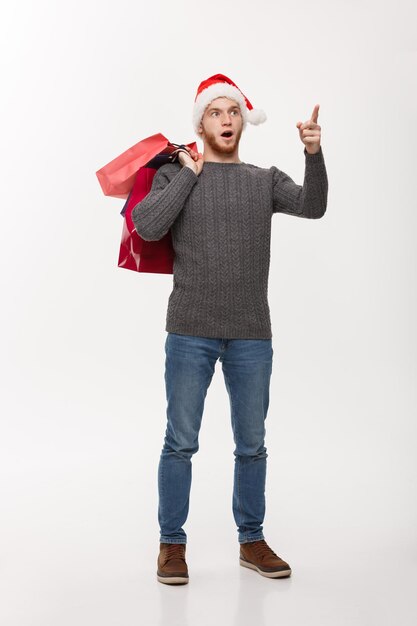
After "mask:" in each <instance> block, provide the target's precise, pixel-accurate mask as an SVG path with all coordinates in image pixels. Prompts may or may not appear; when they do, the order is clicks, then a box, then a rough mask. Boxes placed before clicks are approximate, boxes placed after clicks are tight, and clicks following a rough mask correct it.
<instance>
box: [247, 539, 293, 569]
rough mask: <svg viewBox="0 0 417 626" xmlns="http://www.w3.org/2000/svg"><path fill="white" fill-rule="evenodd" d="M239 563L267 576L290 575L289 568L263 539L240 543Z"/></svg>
mask: <svg viewBox="0 0 417 626" xmlns="http://www.w3.org/2000/svg"><path fill="white" fill-rule="evenodd" d="M239 563H240V565H243V567H250V568H251V569H254V570H256V571H257V572H259V574H261V576H267V577H268V578H286V577H288V576H291V568H290V566H289V565H288V563H286V562H285V561H284V560H283V559H281V557H279V556H278V555H277V554H275V552H274V551H273V550H271V548H270V547H269V546H268V544H267V543H266V541H265V540H264V539H261V540H260V541H252V542H249V543H241V544H240V558H239Z"/></svg>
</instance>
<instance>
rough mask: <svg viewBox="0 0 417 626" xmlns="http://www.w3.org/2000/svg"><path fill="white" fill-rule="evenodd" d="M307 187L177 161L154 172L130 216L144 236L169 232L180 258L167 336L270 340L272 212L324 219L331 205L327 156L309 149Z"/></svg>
mask: <svg viewBox="0 0 417 626" xmlns="http://www.w3.org/2000/svg"><path fill="white" fill-rule="evenodd" d="M304 155H305V174H304V183H303V185H302V186H301V185H297V184H296V183H295V182H294V181H293V180H292V179H291V178H290V177H289V176H288V175H287V174H285V173H284V172H283V171H281V170H279V169H278V168H277V167H275V166H272V167H270V168H262V167H258V166H256V165H251V164H250V163H216V162H214V161H206V162H205V163H204V166H203V169H202V172H201V173H200V175H199V176H197V174H195V173H194V172H193V170H192V169H191V168H189V167H182V166H181V165H180V164H179V163H169V164H167V165H163V166H162V167H160V168H159V170H158V171H157V172H156V174H155V177H154V179H153V181H152V188H151V191H150V192H149V194H148V195H147V196H146V197H145V198H144V199H143V200H142V201H141V202H139V203H138V204H136V206H135V207H134V208H133V211H132V219H133V223H134V225H135V228H136V230H137V232H138V233H139V235H140V236H141V237H142V238H143V239H145V240H147V241H154V240H158V239H161V238H162V237H163V236H164V235H165V234H166V233H167V232H168V230H169V229H171V236H172V243H173V248H174V252H175V258H174V268H173V289H172V292H171V294H170V296H169V300H168V311H167V316H166V326H165V330H166V331H167V332H173V333H179V334H185V335H198V336H202V337H217V338H224V339H233V338H240V339H270V338H272V330H271V319H270V310H269V304H268V276H269V264H270V240H271V218H272V215H273V214H274V213H288V214H289V215H295V216H297V217H305V218H310V219H316V218H320V217H322V216H323V215H324V213H325V211H326V207H327V192H328V181H327V173H326V167H325V163H324V157H323V151H322V148H320V151H319V152H318V153H317V154H313V155H311V154H308V152H307V151H306V149H305V148H304Z"/></svg>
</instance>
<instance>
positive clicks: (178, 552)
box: [165, 543, 185, 562]
mask: <svg viewBox="0 0 417 626" xmlns="http://www.w3.org/2000/svg"><path fill="white" fill-rule="evenodd" d="M184 553H185V550H184V546H183V545H182V544H181V543H171V544H170V545H169V546H168V547H167V548H166V553H165V562H167V561H169V560H170V559H184Z"/></svg>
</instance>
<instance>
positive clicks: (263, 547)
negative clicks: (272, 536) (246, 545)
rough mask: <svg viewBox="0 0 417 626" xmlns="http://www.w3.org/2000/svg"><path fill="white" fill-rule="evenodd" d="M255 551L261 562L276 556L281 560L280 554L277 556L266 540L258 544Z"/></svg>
mask: <svg viewBox="0 0 417 626" xmlns="http://www.w3.org/2000/svg"><path fill="white" fill-rule="evenodd" d="M253 549H254V551H255V554H256V557H257V558H258V559H260V560H262V559H263V558H264V557H265V556H276V557H277V558H278V559H279V558H280V557H279V556H278V554H275V552H274V551H273V550H272V548H270V547H269V546H268V544H267V543H266V541H265V540H261V541H260V542H259V543H258V542H256V543H255V545H254V546H253Z"/></svg>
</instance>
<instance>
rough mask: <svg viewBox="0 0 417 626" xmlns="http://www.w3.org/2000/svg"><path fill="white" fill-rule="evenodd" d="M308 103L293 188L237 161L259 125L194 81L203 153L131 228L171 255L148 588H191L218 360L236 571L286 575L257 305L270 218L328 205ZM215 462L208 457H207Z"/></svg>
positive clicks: (170, 174)
mask: <svg viewBox="0 0 417 626" xmlns="http://www.w3.org/2000/svg"><path fill="white" fill-rule="evenodd" d="M318 108H319V106H318V105H316V106H315V107H314V110H313V114H312V117H311V119H310V120H308V121H306V122H305V123H304V124H302V123H301V122H298V123H297V128H298V130H299V136H300V139H301V141H302V142H303V144H304V146H305V147H304V155H305V176H304V184H303V186H300V185H296V184H295V182H294V181H293V180H292V179H291V178H290V177H289V176H287V174H285V173H284V172H283V171H281V170H279V169H278V168H277V167H275V166H272V167H270V168H261V167H258V166H256V165H252V164H249V163H244V162H242V161H241V160H240V158H239V152H238V150H239V141H240V137H241V134H242V132H243V130H244V129H245V127H246V124H247V122H250V123H252V124H259V123H262V122H264V121H265V119H266V116H265V113H264V112H263V111H260V110H255V109H254V108H253V107H252V104H251V103H250V102H249V100H248V99H247V98H246V96H244V95H243V93H242V92H241V90H240V89H239V88H238V87H237V85H235V83H233V81H231V80H230V79H229V78H228V77H227V76H224V75H223V74H216V75H214V76H211V77H210V78H208V79H207V80H205V81H203V82H202V83H201V84H200V86H199V88H198V90H197V95H196V98H195V103H194V110H193V124H194V128H195V131H196V133H197V134H198V135H199V137H200V138H201V139H202V140H203V142H204V152H203V154H201V153H196V152H194V151H193V150H190V149H188V150H187V151H185V150H184V152H182V153H181V154H180V155H179V160H180V163H170V164H167V165H164V166H162V167H161V168H160V169H159V170H158V171H157V173H156V174H155V177H154V179H153V183H152V188H151V191H150V193H149V194H148V195H147V196H146V197H145V198H144V199H143V200H142V201H141V202H140V203H139V204H137V205H136V206H135V207H134V209H133V212H132V219H133V222H134V224H135V228H136V230H137V232H138V233H139V235H141V237H142V238H143V239H145V240H150V241H152V240H159V239H161V238H162V237H163V236H164V235H165V234H166V233H167V232H168V231H169V230H170V231H171V235H172V242H173V247H174V251H175V259H174V272H173V290H172V292H171V294H170V296H169V301H168V311H167V318H166V328H165V329H166V331H167V337H166V342H165V353H166V361H165V383H166V396H167V427H166V433H165V440H164V445H163V449H162V452H161V457H160V461H159V468H158V490H159V508H158V521H159V525H160V546H159V556H158V569H157V579H158V580H159V581H160V582H162V583H167V584H182V583H187V582H188V580H189V576H188V568H187V563H186V559H185V548H186V543H187V536H186V533H185V531H184V529H183V525H184V523H185V521H186V519H187V516H188V509H189V495H190V488H191V457H192V455H193V454H195V453H196V452H197V450H198V447H199V444H198V436H199V430H200V425H201V419H202V415H203V408H204V401H205V397H206V393H207V389H208V387H209V385H210V382H211V379H212V376H213V373H214V369H215V364H216V361H217V360H218V359H219V360H220V362H221V363H222V371H223V375H224V379H225V384H226V388H227V392H228V395H229V398H230V409H231V422H232V429H233V436H234V442H235V444H236V447H235V450H234V455H235V469H234V487H233V500H232V508H233V515H234V519H235V522H236V525H237V531H238V541H239V544H240V555H239V556H240V561H239V562H240V564H241V565H242V566H244V567H249V568H251V569H254V570H255V571H257V572H258V573H259V574H261V575H262V576H267V577H270V578H281V577H288V576H290V575H291V568H290V566H289V564H288V563H287V562H286V561H284V560H283V559H282V558H281V557H279V556H278V555H277V554H276V553H275V552H274V551H273V550H272V549H271V548H270V547H269V545H268V544H267V543H266V540H265V538H264V535H263V526H262V524H263V520H264V514H265V479H266V457H267V453H266V447H265V424H264V422H265V419H266V415H267V411H268V405H269V383H270V377H271V372H272V360H273V348H272V332H271V321H270V311H269V304H268V299H267V289H268V274H269V262H270V237H271V218H272V215H273V214H274V213H287V214H290V215H294V216H298V217H304V218H310V219H316V218H320V217H322V216H323V215H324V213H325V211H326V206H327V192H328V181H327V174H326V168H325V164H324V158H323V153H322V149H321V146H320V137H321V128H320V126H319V125H318V123H317V118H318ZM212 452H213V455H215V454H216V451H215V450H213V451H212Z"/></svg>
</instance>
